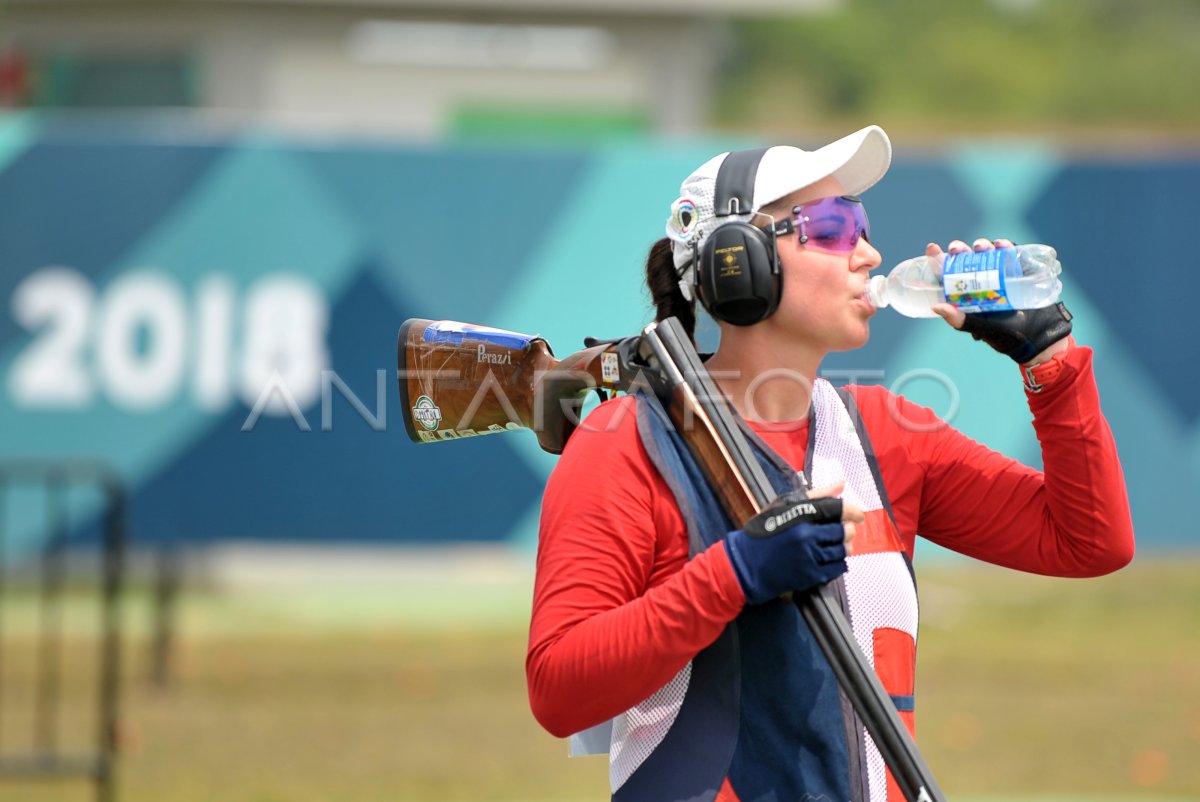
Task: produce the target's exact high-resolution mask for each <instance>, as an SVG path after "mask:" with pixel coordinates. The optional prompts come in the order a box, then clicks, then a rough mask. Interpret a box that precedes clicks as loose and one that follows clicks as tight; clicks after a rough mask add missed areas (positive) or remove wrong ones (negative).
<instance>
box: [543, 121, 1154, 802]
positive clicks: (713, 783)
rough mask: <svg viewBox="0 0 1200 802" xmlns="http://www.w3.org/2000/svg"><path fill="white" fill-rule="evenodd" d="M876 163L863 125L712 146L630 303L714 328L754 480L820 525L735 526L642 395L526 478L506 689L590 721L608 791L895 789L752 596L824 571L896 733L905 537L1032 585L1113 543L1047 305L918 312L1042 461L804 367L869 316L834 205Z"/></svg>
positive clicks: (1094, 569)
mask: <svg viewBox="0 0 1200 802" xmlns="http://www.w3.org/2000/svg"><path fill="white" fill-rule="evenodd" d="M890 159H891V147H890V143H889V142H888V139H887V136H886V134H884V132H883V131H882V130H881V129H879V128H877V127H874V126H872V127H869V128H865V129H863V130H861V131H858V132H856V133H855V134H852V135H850V136H848V137H845V138H843V139H841V140H838V141H837V142H834V143H832V144H830V145H827V146H826V147H824V148H821V149H819V150H816V151H813V152H806V151H803V150H800V149H798V148H792V147H774V148H769V149H765V150H760V151H744V152H737V153H734V154H721V155H720V156H717V157H715V158H714V159H712V160H710V161H709V162H707V163H705V164H704V165H702V166H701V167H700V168H699V169H698V170H697V171H696V172H695V173H693V174H692V175H691V176H689V177H688V179H687V180H685V181H684V183H683V185H682V190H681V197H680V198H679V199H678V200H676V201H675V203H674V204H673V205H672V210H671V216H670V219H669V222H668V225H667V234H668V236H667V237H666V238H664V239H663V240H660V241H659V242H657V243H656V244H655V245H654V246H653V248H652V249H651V252H650V257H649V260H648V264H647V282H648V284H649V287H650V289H651V294H652V296H653V299H654V303H655V304H656V306H657V316H658V319H663V318H665V317H667V316H672V315H673V316H676V317H679V318H680V319H681V320H682V321H683V322H684V323H685V325H688V326H689V327H690V326H693V325H694V314H693V311H692V309H693V307H692V302H691V298H692V297H693V296H698V297H699V299H700V300H701V302H702V303H704V305H705V307H706V309H707V310H708V311H709V312H710V313H711V314H712V315H713V316H714V318H716V319H717V320H718V321H719V322H720V328H721V339H720V346H719V347H718V349H717V351H716V353H715V354H713V356H712V357H711V358H710V359H709V360H708V362H707V363H706V364H707V367H708V369H709V371H710V373H712V375H713V377H714V378H715V379H716V380H717V382H718V384H719V386H720V388H721V389H722V391H723V392H724V393H725V394H726V395H727V397H728V398H729V400H730V402H731V403H732V404H733V406H734V408H735V409H736V411H737V412H738V413H739V414H740V415H741V416H742V417H743V418H744V419H745V421H746V423H747V424H748V427H749V431H750V432H751V433H752V434H751V439H752V442H754V443H755V444H756V448H758V450H759V451H760V461H761V462H763V464H764V467H765V468H766V469H767V471H768V475H769V477H770V478H771V480H772V482H773V484H774V485H775V487H776V489H777V490H779V491H781V492H786V491H788V490H789V489H791V488H798V487H807V486H811V487H817V488H822V490H819V491H816V492H815V493H814V494H815V495H836V496H840V497H841V498H842V501H843V504H842V510H843V512H842V519H841V521H842V522H841V523H836V522H835V523H829V522H825V523H821V522H817V521H813V520H805V519H797V520H796V521H788V522H787V523H786V525H785V524H780V525H778V526H775V525H774V524H776V523H779V522H780V521H782V520H783V519H784V518H786V517H787V516H776V517H775V519H774V520H772V521H770V522H769V523H767V519H768V518H770V517H771V514H772V513H773V512H778V510H768V511H767V512H765V513H763V515H760V516H758V518H756V519H755V520H754V521H752V522H750V523H749V524H747V525H746V526H745V527H744V528H743V529H740V530H739V529H736V528H735V527H734V526H733V525H731V523H730V522H729V521H727V520H726V519H725V517H724V515H723V514H722V513H721V511H720V509H719V508H718V507H717V506H716V502H715V499H714V498H713V495H712V493H711V491H710V490H709V489H708V488H706V487H703V486H700V485H699V483H697V482H696V481H694V480H692V479H689V476H692V475H693V474H692V473H691V472H689V470H688V467H689V466H688V459H689V457H688V456H687V454H686V450H685V449H682V448H681V447H680V443H679V440H678V436H677V435H675V434H674V433H673V432H672V431H671V430H670V426H669V424H667V423H666V422H665V421H666V418H665V415H663V414H662V410H661V407H660V406H659V405H658V403H657V402H656V401H655V400H654V399H653V398H648V397H644V396H630V397H622V398H619V399H615V400H613V401H609V402H607V403H605V404H602V405H601V406H600V407H599V408H597V409H596V410H595V411H594V412H593V413H592V415H590V416H589V417H588V419H587V421H586V422H585V425H584V426H583V427H581V428H580V430H579V431H577V432H576V433H575V434H574V435H573V437H572V439H571V441H570V442H569V443H568V445H567V447H566V450H565V451H564V453H563V456H562V458H561V460H560V461H559V464H558V466H557V467H556V469H555V471H554V473H553V475H552V476H551V478H550V481H549V483H548V485H547V488H546V494H545V499H544V503H543V509H542V522H541V533H540V543H539V549H538V558H537V579H536V585H535V591H534V607H533V618H532V623H531V629H530V641H529V651H528V657H527V664H526V668H527V676H528V681H529V692H530V701H531V705H532V708H533V712H534V715H535V716H536V717H537V719H538V720H539V722H541V723H542V725H543V726H544V727H545V728H546V729H547V730H549V731H550V732H551V733H553V734H555V735H558V736H567V735H572V734H574V733H579V732H581V731H584V730H588V729H589V728H595V727H597V725H603V723H604V722H607V721H609V720H611V724H610V735H609V739H608V743H607V746H608V748H609V749H610V754H611V765H610V780H611V785H612V789H613V798H614V799H617V800H651V799H653V800H674V799H681V800H682V799H689V800H691V799H707V800H712V799H717V800H723V801H726V802H731V801H732V800H741V802H750V801H751V800H760V799H762V800H767V799H778V800H785V799H786V800H792V799H795V800H799V799H815V800H820V799H829V800H846V799H852V800H856V801H857V800H864V801H869V802H883V800H888V801H889V802H895V801H896V800H900V799H902V796H901V795H900V793H899V790H898V789H897V788H896V786H895V784H894V782H893V781H892V779H891V778H890V776H889V775H888V773H887V772H886V770H885V767H884V765H883V762H882V760H881V758H880V756H879V753H878V751H877V750H876V749H875V747H874V745H873V744H872V743H871V741H870V738H869V736H867V735H866V733H865V731H864V730H863V727H862V724H861V722H860V721H858V720H857V718H856V717H855V714H854V713H853V711H852V709H850V708H849V706H848V705H847V703H846V701H845V699H844V697H842V695H841V694H840V692H839V690H838V688H837V685H836V682H835V681H834V678H833V677H832V675H831V672H830V669H829V667H828V665H827V663H826V662H825V660H824V658H823V656H822V655H821V654H820V653H819V650H818V649H817V648H816V647H815V645H814V644H813V642H812V636H811V634H810V633H809V632H808V630H807V627H806V626H805V625H804V623H803V622H802V620H801V619H800V618H799V614H798V612H797V610H796V608H795V607H794V606H793V605H791V604H788V603H787V602H785V601H782V600H781V599H780V598H779V597H780V596H782V595H784V594H786V593H788V592H791V591H803V590H807V589H809V588H812V587H814V586H816V585H819V584H822V583H825V582H833V583H834V585H835V588H836V589H837V591H838V593H839V594H840V597H841V598H842V599H843V606H844V608H845V610H846V613H847V615H848V618H849V620H850V622H851V625H852V628H853V630H854V635H855V638H856V640H857V641H858V643H859V645H860V646H861V647H862V649H863V651H864V653H865V654H866V656H867V657H868V658H869V660H870V661H871V663H872V665H873V666H874V668H875V671H876V673H877V674H879V676H880V679H881V681H882V683H883V685H884V687H885V689H886V690H887V691H888V693H889V694H891V695H892V698H893V701H894V702H895V704H896V706H897V708H898V710H899V711H900V713H901V717H902V718H903V719H904V720H905V722H906V724H908V725H909V727H910V728H911V727H912V715H913V709H914V700H913V668H914V663H915V644H916V630H917V601H916V592H915V586H914V583H913V579H912V573H911V570H912V569H911V557H912V554H913V545H914V541H915V538H916V536H917V534H918V533H920V535H921V536H923V537H925V538H926V539H928V540H931V541H933V542H936V543H939V544H941V545H943V546H946V547H948V548H951V549H954V550H956V551H958V552H961V553H963V554H967V555H970V556H973V557H977V558H979V559H982V560H986V561H988V562H992V563H996V564H999V565H1005V566H1009V567H1012V568H1017V569H1020V570H1024V571H1031V572H1036V573H1043V574H1051V575H1057V576H1095V575H1100V574H1104V573H1108V572H1110V571H1114V570H1116V569H1118V568H1120V567H1121V566H1123V565H1125V564H1126V563H1128V562H1129V560H1130V559H1132V555H1133V532H1132V524H1131V521H1130V517H1129V508H1128V502H1127V499H1126V492H1125V487H1124V479H1123V477H1122V473H1121V468H1120V465H1119V463H1118V461H1117V455H1116V450H1115V446H1114V443H1113V440H1112V436H1111V433H1110V432H1109V429H1108V426H1107V424H1106V422H1105V421H1104V418H1103V416H1102V415H1101V412H1100V407H1099V401H1098V398H1097V394H1096V386H1095V380H1094V377H1093V374H1092V363H1091V356H1092V354H1091V351H1090V349H1088V348H1086V347H1083V346H1079V345H1077V344H1075V342H1074V340H1073V339H1072V338H1071V337H1070V331H1071V327H1070V314H1069V313H1068V312H1067V311H1066V309H1065V307H1063V306H1062V305H1061V304H1059V305H1057V306H1053V307H1049V308H1047V309H1042V310H1036V311H1033V312H1021V313H1009V314H1001V315H966V316H964V315H963V314H962V313H961V312H959V311H958V310H957V309H955V308H953V307H950V306H946V305H942V306H939V307H937V311H938V313H939V314H940V315H941V316H942V317H943V318H945V319H946V320H947V322H948V323H949V324H950V325H952V326H954V327H955V328H959V329H964V330H966V331H968V332H970V333H971V334H972V336H974V337H975V338H976V339H982V340H984V341H985V342H987V343H988V344H989V345H991V346H992V347H993V348H995V349H996V350H998V351H1001V352H1002V353H1005V354H1007V355H1009V356H1011V357H1012V358H1013V359H1014V361H1016V362H1017V363H1018V364H1020V366H1021V375H1022V376H1023V377H1024V379H1025V383H1026V390H1027V395H1028V400H1029V405H1030V409H1031V410H1032V411H1033V415H1034V428H1035V429H1036V431H1037V434H1038V438H1039V440H1040V442H1041V444H1042V450H1043V461H1044V465H1045V472H1044V473H1042V472H1039V471H1035V470H1033V469H1032V468H1028V467H1025V466H1023V465H1021V464H1019V463H1017V462H1015V461H1013V460H1011V459H1009V458H1007V457H1005V456H1003V455H1001V454H998V453H996V452H994V451H991V450H990V449H988V448H986V447H985V446H983V445H981V444H978V443H976V442H974V441H972V440H970V439H969V438H967V437H966V436H964V435H962V434H961V433H959V432H957V431H956V430H954V429H953V428H951V427H949V426H948V425H946V424H944V423H943V422H941V421H939V420H938V418H937V417H936V415H934V413H932V412H931V411H930V410H928V409H925V408H923V407H919V406H917V405H914V404H912V403H910V402H908V401H906V400H904V399H903V398H901V397H897V396H893V395H891V394H890V393H888V392H887V391H886V390H884V389H883V388H881V387H878V386H863V387H848V388H842V389H835V388H833V387H832V386H830V385H829V383H828V382H825V381H824V380H821V379H818V378H817V376H818V371H819V369H820V365H821V361H822V360H823V359H824V357H825V355H826V354H828V353H829V352H831V351H841V350H848V349H853V348H857V347H860V346H862V345H863V344H864V343H866V341H867V338H868V335H869V329H870V319H871V316H872V315H873V314H874V311H875V310H874V308H873V307H872V305H871V304H870V303H869V302H868V301H867V300H866V298H865V295H864V290H865V286H866V281H867V278H868V275H869V273H870V271H871V270H872V269H874V268H876V267H878V266H879V265H880V262H881V259H880V255H879V252H878V251H876V249H875V248H874V246H872V245H871V242H870V236H869V226H868V223H867V217H866V212H865V209H864V208H863V206H862V203H861V201H860V200H859V199H858V198H857V197H856V196H857V195H858V194H860V193H862V192H864V191H866V190H867V189H868V188H869V187H870V186H872V185H873V184H874V183H875V182H876V181H878V180H879V179H880V178H882V177H883V174H884V173H885V172H886V171H887V168H888V165H889V163H890ZM1009 244H1011V243H1009V242H1008V241H1006V240H997V241H995V243H992V242H988V241H986V240H976V241H975V242H974V243H973V247H974V248H975V249H977V250H982V249H986V248H991V247H994V246H996V245H999V246H1006V245H1009ZM967 247H968V246H967V245H966V244H965V243H964V242H961V241H955V242H952V243H950V245H949V250H950V251H951V252H956V251H960V250H966V249H967ZM927 253H928V254H930V255H937V254H939V253H941V249H940V248H939V247H938V246H937V245H934V244H930V245H929V247H928V249H927ZM835 520H836V519H835ZM768 530H771V531H770V532H769V536H768ZM594 732H595V730H592V733H593V734H594Z"/></svg>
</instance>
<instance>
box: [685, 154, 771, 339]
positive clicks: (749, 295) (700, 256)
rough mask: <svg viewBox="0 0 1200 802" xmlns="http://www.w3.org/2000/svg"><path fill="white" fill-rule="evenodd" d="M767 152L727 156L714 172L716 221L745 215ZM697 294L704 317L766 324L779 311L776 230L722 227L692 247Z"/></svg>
mask: <svg viewBox="0 0 1200 802" xmlns="http://www.w3.org/2000/svg"><path fill="white" fill-rule="evenodd" d="M766 152H767V148H758V149H755V150H738V151H734V152H732V153H730V154H729V155H728V156H726V157H725V161H723V162H721V167H720V169H718V170H717V179H716V182H715V186H714V191H713V210H714V212H715V215H716V217H717V219H718V221H719V220H720V218H722V217H729V216H730V215H738V214H743V215H744V214H749V213H750V211H751V210H752V208H753V203H754V181H755V178H756V177H757V175H758V165H759V162H761V161H762V157H763V154H764V153H766ZM692 264H693V266H694V269H695V281H696V289H697V294H698V295H699V296H700V301H701V303H703V304H704V308H705V309H707V310H708V313H709V314H710V315H712V316H713V317H714V318H715V319H717V320H723V321H725V322H727V323H732V324H733V325H735V326H749V325H752V324H754V323H758V322H759V321H761V320H766V319H767V318H768V317H770V316H771V315H772V314H773V313H774V312H775V310H776V309H777V308H778V307H779V296H780V290H781V289H782V285H783V276H782V274H781V273H780V269H779V254H778V252H777V251H776V248H775V231H774V226H771V227H770V228H768V229H766V230H764V229H762V228H759V227H757V226H755V225H752V223H751V222H741V221H738V220H730V221H727V222H724V223H720V224H719V225H718V226H717V227H716V228H715V229H714V230H713V231H712V233H711V234H709V235H708V238H707V239H706V240H705V241H704V244H703V245H702V246H699V247H696V246H693V247H692Z"/></svg>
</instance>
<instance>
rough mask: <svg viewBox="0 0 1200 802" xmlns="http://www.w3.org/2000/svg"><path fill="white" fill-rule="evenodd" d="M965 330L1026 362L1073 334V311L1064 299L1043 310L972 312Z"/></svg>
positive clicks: (966, 322)
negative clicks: (1063, 301)
mask: <svg viewBox="0 0 1200 802" xmlns="http://www.w3.org/2000/svg"><path fill="white" fill-rule="evenodd" d="M966 318H967V319H966V320H965V321H964V322H963V325H962V330H963V331H965V332H967V333H968V334H970V335H971V336H972V337H974V338H975V339H976V340H983V341H984V342H985V343H987V344H988V345H990V346H991V347H992V348H994V349H996V350H997V351H999V352H1000V353H1002V354H1004V355H1005V356H1007V357H1011V358H1012V360H1013V361H1014V362H1016V363H1017V364H1018V365H1021V364H1024V363H1026V362H1028V361H1029V360H1031V359H1033V358H1034V357H1035V356H1037V355H1038V354H1040V353H1041V352H1042V351H1045V350H1046V349H1047V348H1049V347H1050V346H1051V345H1053V344H1054V343H1056V342H1058V341H1059V340H1061V339H1063V338H1064V337H1066V336H1067V335H1069V334H1070V333H1071V313H1070V312H1068V311H1067V307H1065V306H1064V305H1063V303H1062V301H1059V302H1058V303H1056V304H1054V305H1052V306H1045V307H1042V308H1041V309H1018V310H1016V311H1013V312H972V313H970V314H968V315H967V316H966Z"/></svg>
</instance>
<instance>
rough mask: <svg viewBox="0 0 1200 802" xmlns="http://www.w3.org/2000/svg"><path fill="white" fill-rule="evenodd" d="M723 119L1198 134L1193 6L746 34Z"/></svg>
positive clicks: (900, 19) (880, 5) (1199, 46)
mask: <svg viewBox="0 0 1200 802" xmlns="http://www.w3.org/2000/svg"><path fill="white" fill-rule="evenodd" d="M722 74H723V76H724V80H723V83H722V85H721V87H720V89H719V100H718V103H717V120H716V122H717V123H718V124H719V125H723V126H730V127H754V128H764V127H765V128H772V127H783V126H789V127H791V126H796V125H805V126H809V127H811V126H816V125H825V124H827V125H830V126H834V125H840V124H842V123H843V122H847V121H852V122H855V123H858V122H861V121H863V120H879V121H882V122H887V123H888V125H890V126H894V127H907V128H916V129H936V130H947V131H963V132H971V131H980V130H990V131H997V130H998V131H1013V132H1021V133H1028V132H1030V131H1037V130H1058V131H1071V130H1076V131H1078V130H1081V129H1083V130H1086V129H1089V128H1093V127H1101V126H1102V127H1104V128H1105V129H1106V130H1113V131H1148V130H1159V131H1161V130H1166V131H1172V132H1184V131H1194V130H1196V129H1197V126H1200V101H1197V99H1196V93H1195V89H1194V86H1193V85H1194V83H1195V80H1196V76H1198V75H1200V3H1198V2H1196V0H1155V1H1154V2H1153V3H1147V2H1144V1H1142V0H915V1H914V2H903V3H901V2H896V1H895V0H849V2H846V3H845V4H843V5H840V6H835V7H833V8H831V9H830V10H829V11H826V12H824V13H820V14H809V15H806V16H804V17H791V18H774V19H759V20H746V21H742V22H739V23H736V24H735V26H734V29H733V43H732V47H731V49H730V57H729V59H728V61H727V63H726V65H725V69H724V70H723V71H722Z"/></svg>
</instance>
